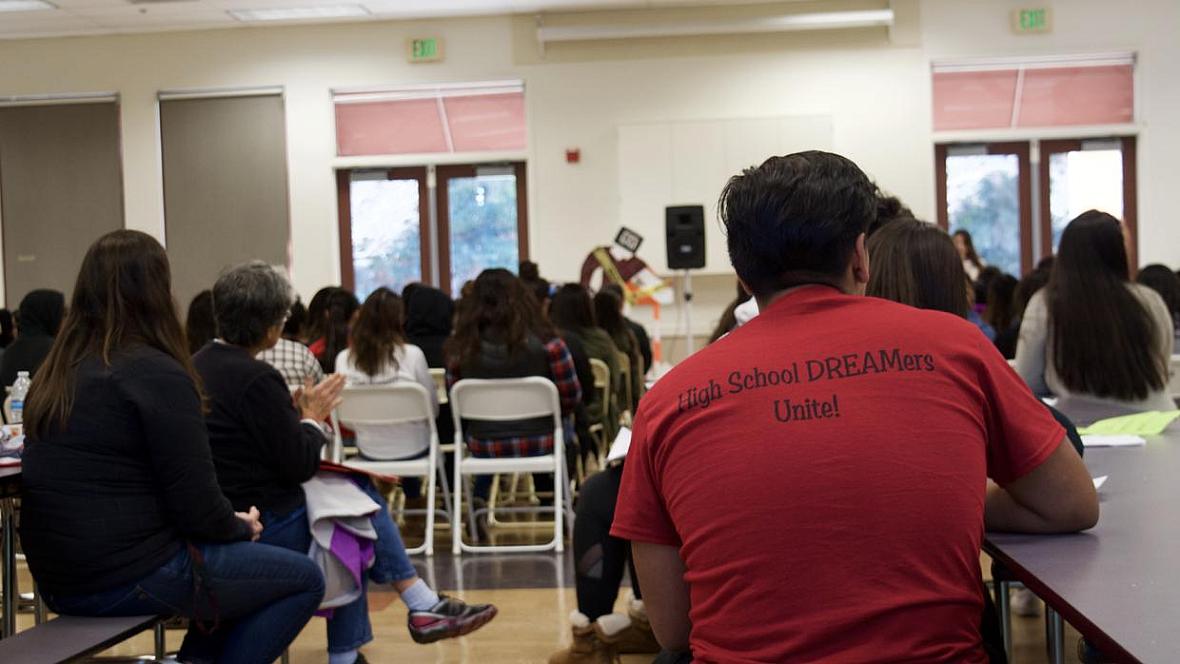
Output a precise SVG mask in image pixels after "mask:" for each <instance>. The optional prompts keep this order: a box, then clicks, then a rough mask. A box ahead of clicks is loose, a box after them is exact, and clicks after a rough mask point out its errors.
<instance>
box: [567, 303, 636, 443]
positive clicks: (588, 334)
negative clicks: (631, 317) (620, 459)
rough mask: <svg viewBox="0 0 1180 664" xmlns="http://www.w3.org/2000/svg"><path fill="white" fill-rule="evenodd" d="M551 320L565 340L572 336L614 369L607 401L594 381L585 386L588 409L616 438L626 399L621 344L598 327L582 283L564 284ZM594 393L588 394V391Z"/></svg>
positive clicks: (583, 389) (591, 415) (584, 392)
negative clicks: (620, 414) (620, 355)
mask: <svg viewBox="0 0 1180 664" xmlns="http://www.w3.org/2000/svg"><path fill="white" fill-rule="evenodd" d="M549 320H550V322H552V323H553V325H554V326H555V327H557V329H558V330H559V334H560V335H561V337H562V338H563V339H572V340H573V341H574V343H576V344H577V345H579V346H581V347H582V349H584V350H585V351H586V354H587V355H588V356H589V357H590V359H595V360H601V361H602V362H604V363H605V364H606V367H607V369H609V370H610V387H609V388H608V390H607V393H606V397H605V400H604V399H603V397H602V396H601V395H599V394H598V390H597V389H596V388H595V387H594V384H593V383H591V384H590V385H583V386H582V394H583V398H584V399H585V403H586V412H587V415H588V416H589V417H590V419H591V420H593V421H595V422H599V421H601V422H602V424H603V427H604V429H605V431H606V437H607V440H614V438H615V434H617V433H618V430H619V412H620V408H621V406H622V404H623V401H624V393H623V378H622V377H623V373H622V372H623V367H622V365H621V364H620V363H619V347H618V346H616V345H615V342H614V340H612V339H611V337H610V335H609V334H607V332H606V330H604V329H602V328H600V327H598V324H597V321H596V320H595V316H594V301H593V300H591V299H590V292H589V291H588V290H586V287H585V286H582V285H581V284H573V283H570V284H564V285H563V286H561V288H558V289H557V292H556V293H554V294H553V298H552V299H551V300H550V301H549ZM587 390H589V391H590V392H591V394H590V395H589V398H585V397H586V391H587Z"/></svg>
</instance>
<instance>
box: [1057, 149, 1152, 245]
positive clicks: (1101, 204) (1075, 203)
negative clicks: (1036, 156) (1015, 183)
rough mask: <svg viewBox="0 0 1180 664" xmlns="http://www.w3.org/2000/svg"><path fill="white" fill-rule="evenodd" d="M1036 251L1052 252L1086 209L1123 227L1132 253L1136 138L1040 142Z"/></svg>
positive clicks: (1133, 240)
mask: <svg viewBox="0 0 1180 664" xmlns="http://www.w3.org/2000/svg"><path fill="white" fill-rule="evenodd" d="M1040 147H1041V164H1040V166H1041V167H1040V188H1041V192H1042V196H1041V247H1042V248H1043V250H1042V253H1043V254H1044V255H1046V256H1047V255H1049V254H1051V253H1055V252H1056V251H1057V244H1058V242H1060V241H1061V232H1062V231H1063V230H1065V227H1066V226H1067V225H1068V224H1069V222H1070V221H1072V220H1073V219H1074V217H1077V216H1078V215H1079V214H1081V213H1083V212H1085V211H1087V210H1092V209H1093V210H1101V211H1102V212H1108V213H1110V214H1111V215H1113V216H1115V217H1117V218H1119V219H1121V220H1123V222H1124V223H1125V224H1126V226H1127V237H1128V251H1129V252H1130V256H1129V258H1130V259H1131V260H1130V264H1131V265H1136V251H1135V138H1134V137H1122V138H1110V139H1094V140H1064V141H1041V144H1040Z"/></svg>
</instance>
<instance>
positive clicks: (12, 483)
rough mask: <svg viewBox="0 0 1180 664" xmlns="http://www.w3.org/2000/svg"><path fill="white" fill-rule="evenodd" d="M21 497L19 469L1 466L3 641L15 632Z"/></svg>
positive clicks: (0, 535) (1, 606) (0, 579)
mask: <svg viewBox="0 0 1180 664" xmlns="http://www.w3.org/2000/svg"><path fill="white" fill-rule="evenodd" d="M18 495H20V466H0V539H3V545H2V546H3V549H2V550H0V611H3V612H4V619H3V622H2V623H0V628H3V629H2V630H0V632H2V633H0V638H4V637H8V636H12V635H13V634H14V633H15V632H16V524H15V523H14V521H15V519H14V517H13V515H14V509H13V501H14V500H15V499H16V497H17V496H18Z"/></svg>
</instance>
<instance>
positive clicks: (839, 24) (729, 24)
mask: <svg viewBox="0 0 1180 664" xmlns="http://www.w3.org/2000/svg"><path fill="white" fill-rule="evenodd" d="M890 25H893V10H892V9H871V10H863V11H844V12H821V13H814V14H786V15H781V16H767V17H763V18H753V19H741V20H735V21H710V22H703V21H690V22H684V23H659V24H655V23H648V24H642V23H640V24H632V25H573V26H554V27H546V26H542V27H540V28H537V38H538V39H539V40H540V41H542V42H561V41H581V40H595V39H634V38H640V37H684V36H699V35H728V34H740V33H756V32H795V31H801V30H837V29H841V28H870V27H879V26H886V27H887V26H890Z"/></svg>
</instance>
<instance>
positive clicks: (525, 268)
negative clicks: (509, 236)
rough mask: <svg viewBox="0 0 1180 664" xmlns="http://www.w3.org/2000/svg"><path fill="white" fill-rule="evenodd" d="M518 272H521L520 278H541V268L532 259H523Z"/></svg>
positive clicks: (532, 279)
mask: <svg viewBox="0 0 1180 664" xmlns="http://www.w3.org/2000/svg"><path fill="white" fill-rule="evenodd" d="M518 273H519V274H520V278H521V279H522V280H524V281H540V280H541V268H540V267H539V266H538V265H537V264H536V263H534V262H532V261H521V262H520V269H519V270H518Z"/></svg>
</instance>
